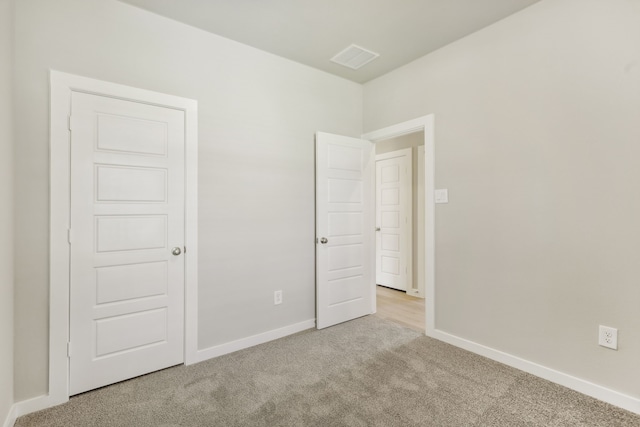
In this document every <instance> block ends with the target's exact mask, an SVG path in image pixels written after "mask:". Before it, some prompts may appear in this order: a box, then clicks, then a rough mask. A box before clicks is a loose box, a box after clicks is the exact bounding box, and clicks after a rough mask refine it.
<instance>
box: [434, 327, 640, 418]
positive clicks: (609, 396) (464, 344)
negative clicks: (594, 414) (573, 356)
mask: <svg viewBox="0 0 640 427" xmlns="http://www.w3.org/2000/svg"><path fill="white" fill-rule="evenodd" d="M428 336H430V337H431V338H435V339H438V340H440V341H444V342H446V343H448V344H451V345H454V346H456V347H460V348H463V349H465V350H468V351H470V352H472V353H476V354H479V355H481V356H484V357H487V358H489V359H492V360H495V361H496V362H500V363H504V364H505V365H508V366H511V367H513V368H516V369H519V370H521V371H524V372H528V373H530V374H532V375H535V376H537V377H540V378H544V379H545V380H548V381H551V382H553V383H556V384H560V385H562V386H564V387H567V388H570V389H572V390H575V391H577V392H580V393H582V394H586V395H587V396H591V397H593V398H596V399H598V400H602V401H604V402H607V403H610V404H612V405H615V406H618V407H620V408H623V409H626V410H627V411H631V412H634V413H636V414H640V399H637V398H635V397H632V396H628V395H626V394H623V393H620V392H617V391H615V390H611V389H608V388H606V387H603V386H600V385H597V384H594V383H592V382H589V381H586V380H583V379H580V378H577V377H574V376H572V375H569V374H566V373H564V372H560V371H556V370H555V369H551V368H547V367H546V366H542V365H539V364H537V363H534V362H530V361H528V360H525V359H522V358H520V357H517V356H513V355H511V354H508V353H505V352H503V351H500V350H496V349H493V348H491V347H487V346H484V345H482V344H478V343H475V342H473V341H469V340H466V339H464V338H460V337H457V336H455V335H451V334H448V333H446V332H443V331H440V330H438V329H436V330H431V331H428Z"/></svg>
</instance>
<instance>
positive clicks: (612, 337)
mask: <svg viewBox="0 0 640 427" xmlns="http://www.w3.org/2000/svg"><path fill="white" fill-rule="evenodd" d="M598 344H599V345H601V346H602V347H607V348H611V349H613V350H617V349H618V330H617V329H616V328H611V327H609V326H602V325H600V327H599V329H598Z"/></svg>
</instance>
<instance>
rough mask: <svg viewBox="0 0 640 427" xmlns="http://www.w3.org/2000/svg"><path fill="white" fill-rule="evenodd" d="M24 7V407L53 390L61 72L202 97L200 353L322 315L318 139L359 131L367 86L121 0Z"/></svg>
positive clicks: (20, 348)
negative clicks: (55, 85) (52, 79)
mask: <svg viewBox="0 0 640 427" xmlns="http://www.w3.org/2000/svg"><path fill="white" fill-rule="evenodd" d="M16 13H17V19H16V52H18V53H19V54H18V55H17V56H16V93H17V96H16V121H15V122H16V129H15V130H16V138H17V144H16V163H15V166H16V190H17V191H16V211H17V213H18V214H17V216H16V263H15V268H16V281H17V286H16V304H15V309H16V310H15V322H16V331H17V336H16V344H15V345H16V351H15V355H16V358H15V362H16V363H15V366H16V371H15V374H16V387H15V393H16V399H18V400H22V399H26V398H29V397H33V396H36V395H40V394H44V393H46V392H47V389H48V385H47V366H48V344H47V340H48V315H49V308H48V297H49V295H48V287H49V283H48V280H49V277H48V256H49V252H48V244H49V242H48V233H49V229H48V205H49V200H48V184H49V178H48V177H49V160H48V144H49V141H48V114H49V96H48V91H49V85H48V81H49V74H48V70H49V69H56V70H59V71H64V72H69V73H74V74H80V75H84V76H87V77H92V78H97V79H102V80H106V81H112V82H116V83H121V84H126V85H130V86H135V87H140V88H144V89H150V90H155V91H159V92H165V93H170V94H173V95H178V96H184V97H188V98H193V99H197V100H198V101H199V143H200V149H199V168H200V175H199V190H200V194H199V204H200V207H199V215H200V221H199V239H200V248H199V249H200V268H199V274H200V289H199V297H200V303H199V347H200V348H201V349H202V348H207V347H210V346H213V345H217V344H222V343H226V342H230V341H233V340H237V339H240V338H245V337H248V336H251V335H255V334H259V333H261V332H265V331H269V330H273V329H277V328H281V327H285V326H288V325H292V324H295V323H298V322H303V321H307V320H309V319H313V318H315V308H314V307H315V306H314V301H315V290H314V132H315V131H317V130H322V131H326V132H332V133H338V134H344V135H349V136H359V135H360V134H361V132H362V87H361V86H360V85H358V84H355V83H352V82H349V81H346V80H343V79H340V78H337V77H334V76H331V75H329V74H326V73H324V72H320V71H317V70H313V69H311V68H309V67H306V66H303V65H300V64H297V63H294V62H291V61H288V60H284V59H282V58H279V57H276V56H274V55H270V54H267V53H265V52H261V51H259V50H256V49H253V48H249V47H247V46H244V45H241V44H239V43H236V42H232V41H230V40H227V39H223V38H221V37H217V36H214V35H211V34H208V33H205V32H204V31H201V30H197V29H195V28H193V27H189V26H186V25H183V24H179V23H177V22H174V21H171V20H168V19H165V18H162V17H160V16H157V15H154V14H151V13H149V12H146V11H143V10H140V9H136V8H134V7H132V6H130V5H127V4H124V3H120V2H117V1H114V0H56V1H51V0H21V1H19V2H17V4H16ZM276 289H282V290H283V291H284V303H283V304H282V305H279V306H274V305H273V291H274V290H276ZM3 342H4V341H3Z"/></svg>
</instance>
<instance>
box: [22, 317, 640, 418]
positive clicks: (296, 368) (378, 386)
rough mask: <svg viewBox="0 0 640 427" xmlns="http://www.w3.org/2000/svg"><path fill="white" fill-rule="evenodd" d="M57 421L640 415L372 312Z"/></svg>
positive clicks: (168, 374)
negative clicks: (395, 322) (408, 327)
mask: <svg viewBox="0 0 640 427" xmlns="http://www.w3.org/2000/svg"><path fill="white" fill-rule="evenodd" d="M16 426H17V427H31V426H48V427H57V426H60V427H62V426H64V427H73V426H82V427H88V426H105V427H106V426H135V427H144V426H153V427H169V426H203V427H204V426H221V427H227V426H270V427H271V426H318V427H320V426H322V427H330V426H384V427H393V426H437V427H446V426H456V427H459V426H508V427H519V426H545V427H549V426H562V427H566V426H618V427H623V426H640V416H637V415H634V414H632V413H630V412H627V411H624V410H622V409H619V408H616V407H613V406H611V405H608V404H606V403H603V402H600V401H597V400H594V399H591V398H589V397H586V396H584V395H581V394H579V393H576V392H574V391H571V390H569V389H566V388H564V387H561V386H558V385H555V384H552V383H550V382H548V381H545V380H542V379H539V378H536V377H534V376H531V375H529V374H526V373H523V372H521V371H517V370H515V369H512V368H509V367H507V366H505V365H502V364H499V363H497V362H493V361H491V360H489V359H486V358H483V357H481V356H477V355H475V354H472V353H469V352H466V351H464V350H461V349H458V348H456V347H453V346H450V345H448V344H444V343H442V342H439V341H437V340H433V339H430V338H427V337H425V336H423V335H421V334H420V333H418V332H415V331H412V330H410V329H407V328H404V327H402V326H400V325H397V324H394V323H391V322H388V321H385V320H382V319H379V318H376V317H374V316H367V317H364V318H361V319H357V320H354V321H351V322H347V323H344V324H342V325H338V326H334V327H332V328H328V329H324V330H322V331H316V330H309V331H305V332H302V333H299V334H296V335H292V336H289V337H286V338H283V339H280V340H277V341H273V342H270V343H267V344H263V345H260V346H256V347H253V348H250V349H246V350H243V351H239V352H236V353H233V354H229V355H226V356H222V357H218V358H216V359H212V360H208V361H206V362H202V363H199V364H197V365H192V366H178V367H174V368H170V369H166V370H163V371H160V372H155V373H153V374H149V375H145V376H142V377H139V378H135V379H132V380H129V381H125V382H122V383H119V384H115V385H112V386H110V387H105V388H102V389H99V390H95V391H92V392H88V393H85V394H82V395H79V396H76V397H73V398H71V400H70V402H68V403H67V404H64V405H61V406H57V407H54V408H50V409H47V410H44V411H40V412H37V413H34V414H30V415H27V416H24V417H21V418H19V419H18V421H17V423H16Z"/></svg>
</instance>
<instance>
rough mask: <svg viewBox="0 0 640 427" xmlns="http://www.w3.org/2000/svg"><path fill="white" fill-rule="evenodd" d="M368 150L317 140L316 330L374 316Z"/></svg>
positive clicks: (368, 146) (355, 142)
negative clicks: (372, 314)
mask: <svg viewBox="0 0 640 427" xmlns="http://www.w3.org/2000/svg"><path fill="white" fill-rule="evenodd" d="M373 182H374V168H373V144H372V143H371V142H369V141H365V140H362V139H356V138H349V137H345V136H339V135H332V134H328V133H320V132H318V133H317V135H316V305H317V310H316V324H317V327H318V329H321V328H326V327H328V326H332V325H335V324H338V323H341V322H345V321H347V320H351V319H355V318H357V317H361V316H364V315H367V314H371V313H372V312H373V307H372V298H373V293H374V292H375V283H374V267H373V261H374V257H375V246H374V239H373V234H374V231H373V230H374V228H373V218H374V216H375V214H374V196H375V194H374V189H373Z"/></svg>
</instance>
